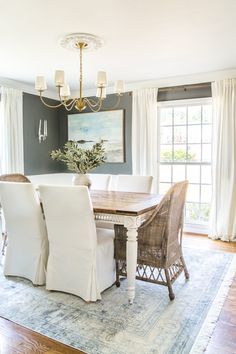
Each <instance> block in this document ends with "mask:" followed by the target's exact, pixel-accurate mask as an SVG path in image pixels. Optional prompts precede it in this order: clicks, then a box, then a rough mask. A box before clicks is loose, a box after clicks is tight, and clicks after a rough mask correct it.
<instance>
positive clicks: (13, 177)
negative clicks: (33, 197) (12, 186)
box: [0, 173, 30, 256]
mask: <svg viewBox="0 0 236 354" xmlns="http://www.w3.org/2000/svg"><path fill="white" fill-rule="evenodd" d="M0 181H5V182H25V183H30V180H29V179H28V178H27V177H26V176H25V175H22V174H21V173H9V174H5V175H0ZM0 209H1V204H0ZM1 219H2V250H1V253H2V255H3V256H4V254H5V248H6V246H7V232H6V230H5V221H4V218H3V215H2V211H1Z"/></svg>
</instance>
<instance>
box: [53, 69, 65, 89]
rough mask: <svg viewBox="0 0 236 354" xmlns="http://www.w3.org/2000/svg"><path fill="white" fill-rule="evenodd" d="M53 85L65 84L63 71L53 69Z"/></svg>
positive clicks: (60, 85)
mask: <svg viewBox="0 0 236 354" xmlns="http://www.w3.org/2000/svg"><path fill="white" fill-rule="evenodd" d="M55 85H56V87H62V86H64V85H65V73H64V71H63V70H56V71H55Z"/></svg>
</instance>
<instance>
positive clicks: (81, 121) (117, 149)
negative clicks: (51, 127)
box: [68, 109, 125, 163]
mask: <svg viewBox="0 0 236 354" xmlns="http://www.w3.org/2000/svg"><path fill="white" fill-rule="evenodd" d="M68 140H76V141H78V142H79V143H80V144H81V146H82V147H83V146H84V147H85V148H88V147H90V146H92V145H93V144H95V143H97V142H99V141H100V140H104V146H105V149H106V154H107V160H106V162H113V163H116V162H125V158H124V110H123V109H119V110H113V111H103V112H96V113H79V114H69V115H68Z"/></svg>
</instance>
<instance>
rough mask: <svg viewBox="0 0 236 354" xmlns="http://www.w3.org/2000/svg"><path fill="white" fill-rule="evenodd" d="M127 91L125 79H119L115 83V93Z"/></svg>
mask: <svg viewBox="0 0 236 354" xmlns="http://www.w3.org/2000/svg"><path fill="white" fill-rule="evenodd" d="M124 92H125V84H124V81H123V80H118V81H116V83H115V93H118V94H119V95H120V94H122V93H124Z"/></svg>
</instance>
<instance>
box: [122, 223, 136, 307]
mask: <svg viewBox="0 0 236 354" xmlns="http://www.w3.org/2000/svg"><path fill="white" fill-rule="evenodd" d="M138 221H139V220H138V218H132V217H127V218H125V224H124V226H125V227H126V228H127V244H126V265H127V281H128V289H127V291H128V301H129V303H130V304H132V303H133V300H134V297H135V276H136V267H137V247H138V243H137V236H138V232H137V229H138V227H139V222H138Z"/></svg>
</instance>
